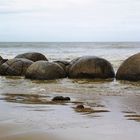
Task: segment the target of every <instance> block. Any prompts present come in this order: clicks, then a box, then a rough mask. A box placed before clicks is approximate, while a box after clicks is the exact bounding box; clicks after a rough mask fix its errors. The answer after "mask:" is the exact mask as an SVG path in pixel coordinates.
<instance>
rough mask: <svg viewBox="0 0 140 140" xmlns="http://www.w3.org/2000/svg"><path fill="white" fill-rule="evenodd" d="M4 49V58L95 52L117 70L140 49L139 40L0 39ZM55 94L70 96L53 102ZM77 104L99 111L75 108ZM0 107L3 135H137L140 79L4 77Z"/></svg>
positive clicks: (83, 138) (59, 56)
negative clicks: (35, 53) (21, 41)
mask: <svg viewBox="0 0 140 140" xmlns="http://www.w3.org/2000/svg"><path fill="white" fill-rule="evenodd" d="M0 50H1V52H0V55H1V56H2V57H4V58H13V57H15V56H16V55H17V54H20V53H23V52H29V51H37V52H42V53H43V54H45V55H46V56H47V57H48V59H49V60H50V61H53V60H72V59H74V58H76V57H78V56H83V55H95V56H99V57H103V58H105V59H107V60H109V61H110V62H111V63H112V64H113V66H114V68H115V71H116V70H117V69H118V67H119V65H120V64H121V63H122V62H123V61H124V60H125V59H126V58H127V57H129V56H131V55H133V54H135V53H138V52H140V43H0ZM56 95H61V96H69V97H70V98H71V101H70V102H65V103H54V102H52V101H51V99H52V98H53V97H54V96H56ZM77 104H84V105H85V106H86V107H87V108H90V109H92V110H97V112H96V111H93V112H92V111H90V110H89V111H86V112H84V111H83V112H82V111H81V112H77V111H76V110H75V109H74V108H75V106H76V105H77ZM0 110H1V115H0V140H1V139H3V140H5V139H6V138H7V139H11V140H12V139H19V137H20V138H22V139H31V137H32V138H33V139H34V138H35V134H36V135H38V136H43V137H45V138H46V139H47V136H48V135H51V136H58V137H59V138H60V139H65V140H69V139H74V140H78V139H79V140H86V139H88V140H92V139H98V140H102V139H105V140H117V139H120V140H121V139H127V140H132V139H133V140H139V137H140V134H139V130H140V82H126V81H116V80H112V81H110V80H103V81H102V80H88V79H83V80H76V79H67V78H65V79H60V80H52V81H31V80H26V79H24V77H0ZM100 110H107V111H108V112H104V111H100ZM98 111H99V112H98ZM44 135H45V136H44ZM46 135H47V136H46ZM23 136H24V138H23ZM42 139H43V138H42Z"/></svg>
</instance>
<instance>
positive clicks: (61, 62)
mask: <svg viewBox="0 0 140 140" xmlns="http://www.w3.org/2000/svg"><path fill="white" fill-rule="evenodd" d="M54 63H57V64H59V65H60V66H61V67H62V68H63V69H64V70H65V71H66V73H67V66H68V65H69V64H70V62H68V61H62V60H58V61H54Z"/></svg>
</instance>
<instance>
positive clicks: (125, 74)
mask: <svg viewBox="0 0 140 140" xmlns="http://www.w3.org/2000/svg"><path fill="white" fill-rule="evenodd" d="M116 79H117V80H128V81H139V80H140V53H137V54H135V55H133V56H131V57H129V58H128V59H126V60H125V61H124V62H123V63H122V64H121V66H120V67H119V69H118V71H117V74H116Z"/></svg>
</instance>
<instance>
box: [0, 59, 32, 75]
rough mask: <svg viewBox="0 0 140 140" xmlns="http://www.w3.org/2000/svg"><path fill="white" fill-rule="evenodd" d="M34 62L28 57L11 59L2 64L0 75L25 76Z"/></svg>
mask: <svg viewBox="0 0 140 140" xmlns="http://www.w3.org/2000/svg"><path fill="white" fill-rule="evenodd" d="M32 63H33V62H32V61H30V60H28V59H19V58H14V59H10V60H8V61H6V62H5V63H3V64H2V65H1V66H0V75H9V76H23V75H24V74H25V72H26V69H27V68H28V67H29V66H30V65H31V64H32Z"/></svg>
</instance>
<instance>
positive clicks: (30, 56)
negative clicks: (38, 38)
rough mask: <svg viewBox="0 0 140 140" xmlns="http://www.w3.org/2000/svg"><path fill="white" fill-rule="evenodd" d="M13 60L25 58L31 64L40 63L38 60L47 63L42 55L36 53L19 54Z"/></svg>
mask: <svg viewBox="0 0 140 140" xmlns="http://www.w3.org/2000/svg"><path fill="white" fill-rule="evenodd" d="M15 58H25V59H29V60H31V61H33V62H36V61H40V60H44V61H48V59H47V58H46V57H45V56H44V55H43V54H41V53H38V52H29V53H23V54H19V55H17V56H16V57H15Z"/></svg>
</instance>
